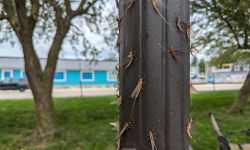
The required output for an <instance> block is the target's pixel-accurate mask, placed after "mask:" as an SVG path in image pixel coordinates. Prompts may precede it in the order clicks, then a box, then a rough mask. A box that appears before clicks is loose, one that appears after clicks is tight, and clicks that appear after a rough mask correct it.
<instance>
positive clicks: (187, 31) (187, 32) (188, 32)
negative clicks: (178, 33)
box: [186, 24, 191, 40]
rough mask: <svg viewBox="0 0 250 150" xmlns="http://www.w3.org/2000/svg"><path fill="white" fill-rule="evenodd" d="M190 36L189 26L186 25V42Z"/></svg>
mask: <svg viewBox="0 0 250 150" xmlns="http://www.w3.org/2000/svg"><path fill="white" fill-rule="evenodd" d="M190 34H191V30H190V24H186V36H187V38H188V40H190Z"/></svg>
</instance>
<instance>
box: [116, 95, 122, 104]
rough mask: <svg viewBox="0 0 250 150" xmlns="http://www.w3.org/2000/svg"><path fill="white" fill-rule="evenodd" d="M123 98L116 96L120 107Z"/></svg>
mask: <svg viewBox="0 0 250 150" xmlns="http://www.w3.org/2000/svg"><path fill="white" fill-rule="evenodd" d="M122 101H123V98H122V96H117V104H118V105H119V106H120V105H121V104H122Z"/></svg>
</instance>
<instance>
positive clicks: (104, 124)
mask: <svg viewBox="0 0 250 150" xmlns="http://www.w3.org/2000/svg"><path fill="white" fill-rule="evenodd" d="M236 93H237V91H217V92H199V93H198V94H194V95H193V96H192V116H193V120H194V125H193V139H192V140H191V142H192V146H193V148H194V150H216V149H218V145H217V142H216V136H215V135H214V131H213V129H212V127H211V125H210V121H209V118H208V113H209V112H213V113H214V114H215V117H216V118H217V121H218V123H219V126H220V127H221V130H222V131H223V132H224V133H226V132H228V131H234V130H239V129H245V128H250V126H249V124H250V119H249V116H250V106H247V108H246V113H245V114H244V115H243V116H231V115H229V114H227V111H228V109H229V108H230V106H231V104H232V102H233V100H234V97H235V95H236ZM114 98H115V97H113V96H105V97H84V98H64V99H55V113H56V118H57V123H58V124H59V131H60V133H61V134H60V135H59V136H58V137H57V139H56V140H55V141H54V142H53V143H51V144H49V145H47V147H46V148H45V149H46V150H111V149H114V147H113V145H114V143H113V142H112V140H113V138H114V137H115V131H113V130H112V129H111V127H110V126H109V123H110V122H114V121H116V120H117V107H116V106H114V105H110V102H111V101H112V100H113V99H114ZM34 128H35V115H34V104H33V101H32V100H18V101H7V100H6V101H0V150H22V149H25V150H26V149H32V148H29V147H27V145H26V143H25V141H26V139H27V138H28V137H29V135H30V134H31V133H32V131H33V130H34ZM229 139H230V141H232V142H235V143H241V142H249V141H250V138H249V137H247V136H246V135H244V134H241V133H239V134H237V135H233V136H230V137H229ZM41 146H42V145H41ZM33 149H34V148H33Z"/></svg>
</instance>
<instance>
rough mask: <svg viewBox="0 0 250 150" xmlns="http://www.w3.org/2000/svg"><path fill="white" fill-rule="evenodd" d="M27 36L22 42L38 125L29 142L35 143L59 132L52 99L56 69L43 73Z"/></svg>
mask: <svg viewBox="0 0 250 150" xmlns="http://www.w3.org/2000/svg"><path fill="white" fill-rule="evenodd" d="M26 37H27V38H22V42H21V43H22V47H23V52H24V60H25V71H26V73H27V77H28V81H29V86H30V88H31V91H32V94H33V96H34V101H35V111H36V119H37V127H36V132H35V133H34V134H33V135H32V136H31V138H30V139H29V143H30V144H34V143H38V142H46V141H50V140H52V139H53V138H54V137H55V134H56V132H57V130H56V123H55V119H54V115H53V100H52V88H53V73H54V69H52V75H46V74H45V73H43V71H42V70H43V69H42V68H41V65H40V61H39V59H38V57H37V55H36V53H35V50H34V47H33V45H32V39H31V38H28V37H30V36H28V35H26ZM55 65H56V64H55ZM51 67H52V68H54V67H53V66H51Z"/></svg>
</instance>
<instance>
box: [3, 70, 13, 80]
mask: <svg viewBox="0 0 250 150" xmlns="http://www.w3.org/2000/svg"><path fill="white" fill-rule="evenodd" d="M2 78H3V79H10V78H13V71H12V70H3V71H2Z"/></svg>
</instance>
